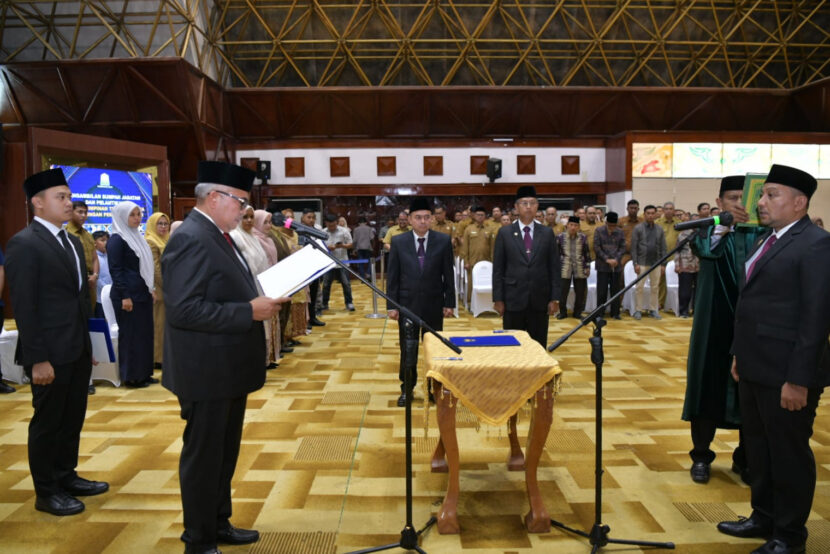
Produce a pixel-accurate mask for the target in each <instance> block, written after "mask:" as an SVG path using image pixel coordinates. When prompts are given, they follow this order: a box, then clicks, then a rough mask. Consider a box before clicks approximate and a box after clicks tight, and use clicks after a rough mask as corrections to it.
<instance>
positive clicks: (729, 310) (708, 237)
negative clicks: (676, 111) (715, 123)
mask: <svg viewBox="0 0 830 554" xmlns="http://www.w3.org/2000/svg"><path fill="white" fill-rule="evenodd" d="M743 186H744V177H743V175H733V176H729V177H724V178H723V179H722V180H721V185H720V192H719V196H718V198H717V204H718V207H719V208H720V209H721V211H722V212H723V211H728V212H730V213H732V215H733V216H734V218H735V223H744V222H746V221H748V219H749V216H748V214H747V212H746V210H745V209H744V207H743V205H742V203H741V199H742V196H743ZM763 230H764V229H763V228H762V227H742V226H737V225H734V226H732V227H731V228H730V227H725V226H722V225H717V226H713V227H709V228H708V229H705V230H704V234H703V235H698V236H697V237H696V238H695V239H694V240H693V241H692V243H691V245H692V249H693V250H694V252H695V255H697V256H698V257H699V258H700V272H699V273H698V278H697V288H696V290H695V314H694V322H693V323H692V335H691V338H690V340H689V359H688V365H687V370H686V371H687V377H686V401H685V403H684V405H683V420H685V421H688V422H690V423H691V434H692V443H693V445H694V448H692V450H691V451H690V452H689V456H691V458H692V468H691V471H690V473H691V476H692V480H693V481H695V482H697V483H706V482H708V481H709V474H710V468H711V464H712V461H714V459H715V453H714V452H713V451H712V449H711V448H710V445H711V443H712V440H713V439H714V438H715V430H716V429H740V427H741V418H740V408H739V406H738V387H737V384H736V383H735V381H734V380H733V379H732V377H731V375H730V368H731V366H732V355H731V354H730V353H729V348H730V346H731V345H732V333H733V325H734V319H735V304H736V303H737V301H738V279H739V272H740V271H743V270H744V263H745V262H746V259H747V253H748V252H750V251H751V249H752V245H753V243H754V241H755V239H756V238H757V237H758V236H759V235H760V234H761V233H762V232H763ZM732 471H734V472H736V473H738V474H739V475H741V478H742V479H743V480H744V481H746V480H747V474H746V471H747V460H746V454H745V452H744V448H743V440H742V439H741V440H740V443H739V444H738V447H737V448H736V449H735V451H734V452H733V453H732Z"/></svg>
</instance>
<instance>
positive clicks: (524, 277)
mask: <svg viewBox="0 0 830 554" xmlns="http://www.w3.org/2000/svg"><path fill="white" fill-rule="evenodd" d="M515 206H516V210H517V211H518V214H519V219H518V220H517V221H514V222H513V223H512V224H510V225H508V226H506V227H502V228H501V229H499V232H498V235H496V245H495V250H494V252H493V302H494V307H495V309H496V311H497V312H498V313H499V315H501V316H502V318H503V327H504V328H505V329H519V330H522V331H527V333H528V334H529V335H530V337H531V338H532V339H533V340H535V341H537V342H538V343H539V344H541V345H542V346H547V339H548V320H549V316H551V315H553V314H555V313H556V312H558V311H559V301H558V298H559V292H560V287H561V276H560V260H559V247H558V246H557V244H556V238H555V237H554V236H553V231H552V230H551V228H550V227H546V226H544V225H542V224H541V223H539V222H538V221H534V219H533V218H534V216H535V215H536V210H537V209H538V208H539V201H538V200H537V199H536V189H535V188H534V187H532V186H523V187H519V190H518V191H517V192H516V204H515Z"/></svg>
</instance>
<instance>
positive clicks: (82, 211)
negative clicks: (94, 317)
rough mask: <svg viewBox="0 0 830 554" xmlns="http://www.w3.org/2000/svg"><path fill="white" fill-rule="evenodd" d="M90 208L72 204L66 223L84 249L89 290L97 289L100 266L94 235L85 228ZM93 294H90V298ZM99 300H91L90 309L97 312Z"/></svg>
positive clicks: (83, 204)
mask: <svg viewBox="0 0 830 554" xmlns="http://www.w3.org/2000/svg"><path fill="white" fill-rule="evenodd" d="M88 212H89V208H88V207H87V205H86V202H84V201H83V200H75V201H74V202H72V217H71V218H70V219H69V221H68V222H67V223H66V230H67V231H69V232H70V233H72V234H73V235H75V236H76V237H78V239H80V241H81V244H82V245H83V247H84V260H85V261H86V274H87V280H88V281H89V290H90V292H91V291H92V289H94V288H96V284H97V282H98V274H99V273H100V271H99V264H98V256H96V255H95V239H94V238H92V234H91V233H90V232H89V231H87V230H86V229H85V228H84V223H86V218H87V214H88ZM91 296H92V294H90V297H91ZM96 301H97V298H90V303H91V305H90V307H91V308H92V311H93V312H94V311H95V303H96Z"/></svg>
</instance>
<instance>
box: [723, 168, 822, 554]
mask: <svg viewBox="0 0 830 554" xmlns="http://www.w3.org/2000/svg"><path fill="white" fill-rule="evenodd" d="M816 186H817V183H816V180H815V179H814V178H813V177H812V176H811V175H809V174H808V173H805V172H804V171H801V170H799V169H795V168H792V167H787V166H782V165H773V166H772V168H770V171H769V174H768V175H767V179H766V181H765V183H764V188H763V192H762V195H761V198H760V200H759V201H758V216H759V220H760V222H761V224H762V225H765V226H767V227H770V228H771V229H770V231H769V232H768V233H767V234H766V235H764V236H762V237H761V238H760V239H759V240H757V241H756V242H755V245H754V246H755V250H754V251H753V252H752V253H751V254H750V256H749V258H748V259H747V261H746V264H745V268H744V270H745V271H744V272H741V277H742V278H741V283H742V287H741V292H740V296H739V297H738V304H737V306H736V307H735V336H734V338H733V340H732V354H733V355H734V357H735V359H734V362H733V365H732V375H733V377H734V378H735V380H736V381H738V387H739V396H740V401H741V418H742V424H743V434H744V441H745V443H746V449H747V458H748V459H749V460H750V463H751V465H750V468H749V469H750V471H749V479H750V484H751V487H752V514H751V516H750V517H749V518H747V519H741V520H739V521H724V522H721V523H720V524H718V530H719V531H721V532H722V533H725V534H727V535H732V536H736V537H743V538H762V539H765V540H767V542H766V543H765V544H764V545H763V546H761V547H760V548H758V549H757V550H754V551H753V552H754V553H759V554H773V553H774V554H793V553H801V552H804V551H805V545H806V542H807V528H806V527H805V524H806V522H807V517H808V516H809V515H810V508H811V506H812V503H813V494H814V492H815V487H816V462H815V459H814V458H813V452H812V450H811V449H810V436H811V435H812V433H813V421H814V420H815V416H816V407H817V406H818V401H819V397H820V396H821V393H822V392H823V390H824V387H825V386H826V385H828V384H830V344H829V343H828V335H829V334H830V286H829V285H828V284H829V283H830V234H829V233H827V231H824V230H823V229H820V228H819V227H817V226H816V225H814V224H813V223H812V222H811V221H810V218H809V216H808V215H807V210H808V208H809V205H810V197H811V196H812V195H813V193H814V192H815V190H816Z"/></svg>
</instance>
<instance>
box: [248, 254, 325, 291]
mask: <svg viewBox="0 0 830 554" xmlns="http://www.w3.org/2000/svg"><path fill="white" fill-rule="evenodd" d="M335 265H337V264H335V263H334V261H332V259H331V258H329V257H328V256H326V255H325V254H323V253H322V252H320V251H319V250H317V249H315V248H314V247H313V246H311V245H310V244H307V245H305V246H304V247H303V248H302V249H301V250H299V251H297V252H294V253H293V254H291V255H290V256H288V257H287V258H285V259H284V260H282V261H281V262H279V263H277V264H275V265H272V266H271V267H269V268H268V269H266V270H265V271H263V272H262V273H260V274H259V275H257V280H259V284H260V286H261V287H262V292H263V293H264V294H265V296H268V297H270V298H282V297H284V296H291V295H292V294H294V293H295V292H297V291H298V290H300V289H301V288H303V287H304V286H306V285H307V284H309V283H310V282H312V281H313V280H315V279H317V278H318V277H321V276H322V275H324V274H325V273H326V272H327V271H328V270H329V269H331V268H332V267H334V266H335Z"/></svg>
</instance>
